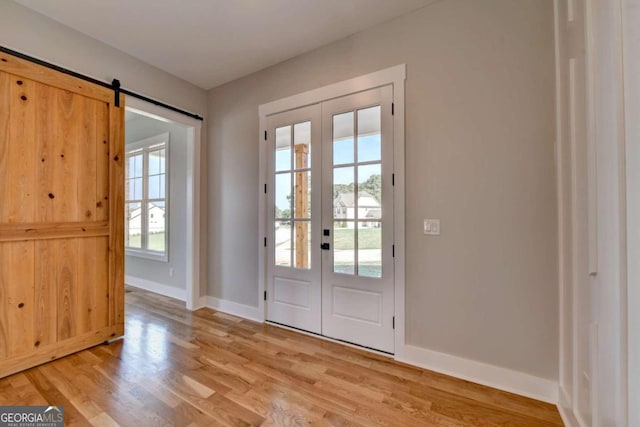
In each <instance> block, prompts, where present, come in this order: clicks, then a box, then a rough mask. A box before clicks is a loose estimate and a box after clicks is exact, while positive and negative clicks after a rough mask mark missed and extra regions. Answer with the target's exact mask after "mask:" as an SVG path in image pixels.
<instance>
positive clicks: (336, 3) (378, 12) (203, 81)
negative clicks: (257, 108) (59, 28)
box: [15, 0, 434, 89]
mask: <svg viewBox="0 0 640 427" xmlns="http://www.w3.org/2000/svg"><path fill="white" fill-rule="evenodd" d="M15 1H16V2H17V3H20V4H22V5H24V6H27V7H29V8H31V9H33V10H35V11H37V12H39V13H42V14H44V15H46V16H49V17H50V18H53V19H55V20H57V21H59V22H61V23H63V24H65V25H67V26H69V27H71V28H74V29H75V30H77V31H80V32H82V33H84V34H87V35H89V36H91V37H93V38H95V39H98V40H100V41H102V42H104V43H106V44H109V45H111V46H113V47H115V48H117V49H119V50H121V51H124V52H126V53H128V54H130V55H132V56H135V57H136V58H139V59H141V60H143V61H145V62H147V63H149V64H152V65H155V66H156V67H158V68H160V69H162V70H165V71H167V72H169V73H171V74H174V75H176V76H178V77H180V78H182V79H184V80H186V81H189V82H191V83H193V84H195V85H197V86H199V87H201V88H203V89H211V88H213V87H216V86H219V85H221V84H223V83H226V82H228V81H231V80H234V79H237V78H239V77H242V76H244V75H247V74H250V73H252V72H254V71H258V70H260V69H262V68H265V67H268V66H270V65H273V64H277V63H278V62H281V61H284V60H286V59H289V58H292V57H294V56H296V55H299V54H301V53H304V52H307V51H309V50H312V49H315V48H317V47H320V46H323V45H326V44H328V43H331V42H333V41H336V40H339V39H341V38H343V37H346V36H348V35H351V34H354V33H357V32H359V31H362V30H364V29H366V28H369V27H372V26H374V25H376V24H379V23H381V22H384V21H387V20H389V19H392V18H395V17H397V16H400V15H403V14H405V13H408V12H411V11H413V10H416V9H419V8H421V7H423V6H425V5H427V4H429V3H432V2H433V1H434V0H160V1H158V0H135V1H132V0H15Z"/></svg>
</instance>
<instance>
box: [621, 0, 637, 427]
mask: <svg viewBox="0 0 640 427" xmlns="http://www.w3.org/2000/svg"><path fill="white" fill-rule="evenodd" d="M621 15H622V30H621V32H622V44H623V62H624V64H623V67H624V71H623V72H624V110H625V157H626V175H627V176H626V178H627V181H626V187H627V188H626V190H627V193H626V196H627V212H626V216H627V224H626V226H627V316H628V318H627V322H628V329H627V352H628V353H627V363H628V367H627V377H628V384H627V399H628V403H627V410H628V415H627V417H628V418H627V423H628V425H630V426H635V425H640V408H639V407H638V405H637V404H634V403H633V401H632V399H637V398H638V396H640V262H639V261H640V56H639V55H640V29H639V28H638V25H637V22H638V20H639V19H640V0H623V1H622V4H621Z"/></svg>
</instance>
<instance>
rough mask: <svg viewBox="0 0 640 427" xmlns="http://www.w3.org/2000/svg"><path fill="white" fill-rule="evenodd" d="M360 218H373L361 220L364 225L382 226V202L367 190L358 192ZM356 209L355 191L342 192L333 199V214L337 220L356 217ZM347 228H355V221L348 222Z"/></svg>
mask: <svg viewBox="0 0 640 427" xmlns="http://www.w3.org/2000/svg"><path fill="white" fill-rule="evenodd" d="M357 205H358V219H360V220H363V219H371V220H372V221H367V222H361V225H362V226H363V227H380V222H379V221H378V220H380V219H382V208H381V206H380V202H378V201H377V200H376V198H375V197H373V196H372V195H371V194H369V193H367V192H366V191H361V192H360V193H359V194H358V204H357ZM355 211H356V203H355V193H341V194H339V195H338V197H336V198H335V200H334V201H333V215H334V218H335V219H336V220H339V219H354V218H355ZM346 226H347V228H353V227H354V223H353V222H347V223H346Z"/></svg>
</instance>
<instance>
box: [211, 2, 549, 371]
mask: <svg viewBox="0 0 640 427" xmlns="http://www.w3.org/2000/svg"><path fill="white" fill-rule="evenodd" d="M552 6H553V4H552V1H551V0H521V1H517V2H515V1H512V0H484V1H477V0H446V1H440V2H437V3H435V4H433V5H431V6H428V7H426V8H423V9H421V10H419V11H417V12H414V13H412V14H409V15H406V16H404V17H401V18H398V19H395V20H393V21H390V22H388V23H385V24H382V25H379V26H377V27H374V28H372V29H370V30H367V31H364V32H362V33H359V34H356V35H354V36H352V37H349V38H346V39H343V40H341V41H339V42H336V43H334V44H331V45H329V46H326V47H324V48H321V49H318V50H315V51H313V52H310V53H307V54H304V55H302V56H299V57H296V58H294V59H292V60H289V61H286V62H284V63H281V64H278V65H276V66H273V67H270V68H267V69H265V70H263V71H260V72H257V73H254V74H252V75H249V76H247V77H244V78H241V79H239V80H236V81H234V82H231V83H228V84H226V85H223V86H221V87H218V88H216V89H213V90H212V91H210V92H209V110H208V116H209V117H210V118H211V120H210V123H209V144H210V146H209V153H208V156H209V159H208V161H209V185H208V192H209V195H208V196H209V229H210V233H209V251H210V253H209V294H210V295H213V296H215V297H219V298H224V299H229V300H232V301H235V302H239V303H243V304H248V305H253V306H257V304H258V292H257V286H258V259H257V251H256V245H257V233H258V215H257V209H258V200H257V190H258V188H259V180H258V147H257V144H258V132H259V129H258V105H259V104H262V103H265V102H269V101H273V100H275V99H279V98H282V97H285V96H289V95H293V94H296V93H300V92H303V91H305V90H309V89H313V88H317V87H320V86H323V85H326V84H329V83H333V82H336V81H340V80H344V79H348V78H352V77H355V76H358V75H361V74H365V73H369V72H372V71H376V70H379V69H382V68H386V67H389V66H393V65H397V64H400V63H406V64H407V72H408V78H407V82H406V84H407V86H406V182H407V188H406V200H407V202H406V227H407V235H406V245H407V246H406V253H407V260H406V261H407V264H406V278H407V282H406V290H407V306H406V316H407V341H408V343H409V344H412V345H416V346H420V347H423V348H428V349H431V350H436V351H441V352H445V353H449V354H453V355H457V356H460V357H465V358H470V359H474V360H478V361H481V362H485V363H490V364H493V365H497V366H501V367H505V368H510V369H514V370H517V371H522V372H527V373H530V374H533V375H537V376H540V377H544V378H549V379H557V374H558V320H557V319H558V279H557V224H556V222H557V220H556V189H555V172H554V52H553V46H554V42H553V10H552ZM423 218H440V219H441V221H442V235H441V236H440V237H438V238H433V237H431V238H430V237H427V236H424V235H423V234H422V221H423Z"/></svg>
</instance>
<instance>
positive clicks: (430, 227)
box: [424, 219, 440, 236]
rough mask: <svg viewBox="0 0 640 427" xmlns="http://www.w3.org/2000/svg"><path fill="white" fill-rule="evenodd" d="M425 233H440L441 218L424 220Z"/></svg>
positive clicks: (434, 234)
mask: <svg viewBox="0 0 640 427" xmlns="http://www.w3.org/2000/svg"><path fill="white" fill-rule="evenodd" d="M424 234H426V235H428V236H439V235H440V220H439V219H425V220H424Z"/></svg>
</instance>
